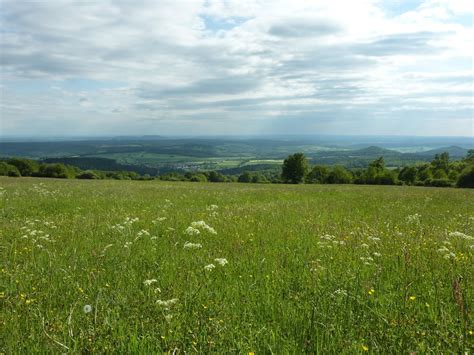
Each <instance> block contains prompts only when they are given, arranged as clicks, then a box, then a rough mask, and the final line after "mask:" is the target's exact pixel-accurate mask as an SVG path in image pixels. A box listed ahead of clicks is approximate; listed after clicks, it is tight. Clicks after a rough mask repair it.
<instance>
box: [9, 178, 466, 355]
mask: <svg viewBox="0 0 474 355" xmlns="http://www.w3.org/2000/svg"><path fill="white" fill-rule="evenodd" d="M0 185H1V186H2V187H3V188H2V189H1V190H0V194H1V195H2V219H1V224H2V226H1V235H0V252H1V257H0V262H1V272H0V351H1V352H5V353H14V352H16V353H31V352H88V351H91V352H92V351H93V352H104V351H114V352H157V351H160V352H163V351H164V352H175V353H183V352H184V351H187V352H206V353H207V352H239V353H249V352H255V353H257V354H258V353H270V352H277V353H288V352H291V353H301V352H311V353H317V352H321V353H323V352H324V353H340V352H345V353H357V352H361V353H365V352H369V353H370V352H373V353H382V352H383V353H399V352H402V353H408V352H420V353H425V352H435V353H441V352H443V353H447V352H457V353H464V352H467V353H472V352H473V351H474V325H473V321H472V312H473V309H474V246H473V245H474V240H473V238H472V236H473V235H474V193H473V191H470V190H462V189H456V190H455V189H436V188H416V187H395V186H387V187H376V186H336V185H334V186H315V185H304V186H290V185H247V184H210V183H208V184H198V183H194V184H193V183H168V182H156V181H150V182H127V181H75V180H68V181H61V180H46V179H44V180H43V179H28V178H22V179H10V178H1V179H0ZM213 205H215V206H213ZM197 221H204V222H205V224H206V225H207V226H209V227H211V228H213V229H214V230H215V231H216V232H217V234H213V233H212V230H210V229H206V228H205V227H203V224H202V223H198V224H197V225H196V224H194V226H196V228H195V229H197V230H198V231H199V234H197V232H194V233H193V232H192V231H190V230H189V229H188V227H190V226H191V224H192V222H197ZM193 228H194V227H193ZM455 232H457V233H455ZM185 243H192V244H193V245H195V246H194V247H186V248H185V247H184V245H185ZM199 244H200V245H201V247H199V246H198V245H199ZM216 259H226V260H227V261H228V263H227V264H225V265H220V262H222V260H221V261H219V260H216ZM210 264H213V265H214V267H213V268H212V267H210V266H209V265H210ZM222 264H224V263H223V262H222ZM206 266H208V267H207V268H206Z"/></svg>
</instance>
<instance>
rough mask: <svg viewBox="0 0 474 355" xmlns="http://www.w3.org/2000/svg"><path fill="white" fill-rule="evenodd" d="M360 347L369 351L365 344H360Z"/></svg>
mask: <svg viewBox="0 0 474 355" xmlns="http://www.w3.org/2000/svg"><path fill="white" fill-rule="evenodd" d="M361 347H362V350H364V351H369V347H368V346H367V345H364V344H362V345H361Z"/></svg>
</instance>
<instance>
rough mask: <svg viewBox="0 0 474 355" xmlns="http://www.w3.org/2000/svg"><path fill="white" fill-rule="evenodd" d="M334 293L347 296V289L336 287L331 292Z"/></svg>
mask: <svg viewBox="0 0 474 355" xmlns="http://www.w3.org/2000/svg"><path fill="white" fill-rule="evenodd" d="M333 294H334V295H338V296H347V291H346V290H342V289H337V290H336V291H334V292H333Z"/></svg>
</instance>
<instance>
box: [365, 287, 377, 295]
mask: <svg viewBox="0 0 474 355" xmlns="http://www.w3.org/2000/svg"><path fill="white" fill-rule="evenodd" d="M367 293H368V294H369V295H371V296H372V295H373V294H374V293H375V290H374V289H373V288H371V289H370V290H369V292H367Z"/></svg>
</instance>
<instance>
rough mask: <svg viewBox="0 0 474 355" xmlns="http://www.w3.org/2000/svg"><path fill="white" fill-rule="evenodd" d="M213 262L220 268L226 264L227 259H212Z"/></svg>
mask: <svg viewBox="0 0 474 355" xmlns="http://www.w3.org/2000/svg"><path fill="white" fill-rule="evenodd" d="M214 261H215V262H217V263H218V264H219V265H220V266H224V265H226V264H227V263H228V261H227V259H224V258H216V259H214Z"/></svg>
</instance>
